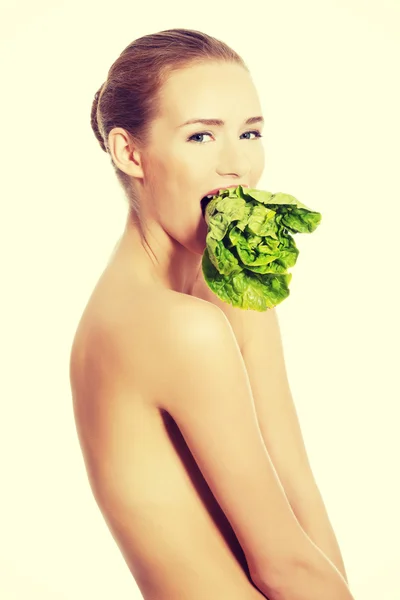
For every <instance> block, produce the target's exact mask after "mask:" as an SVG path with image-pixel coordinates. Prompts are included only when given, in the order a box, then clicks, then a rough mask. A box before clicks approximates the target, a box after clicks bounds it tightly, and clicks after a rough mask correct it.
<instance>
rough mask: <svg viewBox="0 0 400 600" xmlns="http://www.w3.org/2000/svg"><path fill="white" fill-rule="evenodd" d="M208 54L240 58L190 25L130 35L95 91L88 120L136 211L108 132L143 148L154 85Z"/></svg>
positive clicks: (154, 108)
mask: <svg viewBox="0 0 400 600" xmlns="http://www.w3.org/2000/svg"><path fill="white" fill-rule="evenodd" d="M207 60H212V61H221V62H226V63H236V64H239V65H241V66H242V67H244V68H245V69H246V70H247V71H248V68H247V66H246V64H245V63H244V61H243V59H242V58H241V57H240V56H239V55H238V54H237V53H236V52H235V51H234V50H232V49H231V48H230V47H229V46H228V45H227V44H225V43H224V42H222V41H220V40H218V39H216V38H214V37H211V36H209V35H207V34H205V33H202V32H200V31H196V30H192V29H167V30H165V31H160V32H158V33H153V34H150V35H145V36H143V37H141V38H138V39H136V40H134V41H133V42H132V43H131V44H129V46H127V47H126V48H125V50H123V51H122V53H121V54H120V55H119V57H118V58H117V60H116V61H115V62H114V63H113V65H112V66H111V68H110V70H109V71H108V75H107V80H106V81H105V82H104V83H103V85H102V86H101V87H100V88H99V90H98V91H97V92H96V94H95V96H94V100H93V104H92V111H91V125H92V129H93V131H94V133H95V135H96V138H97V139H98V141H99V143H100V146H101V147H102V149H103V150H104V152H108V153H109V154H110V157H111V163H112V165H113V167H114V170H115V172H116V175H117V178H118V180H119V182H120V184H121V186H122V188H123V190H124V192H125V195H126V196H127V198H128V202H129V206H130V210H131V211H132V212H134V213H136V214H137V215H138V216H139V207H138V204H137V199H136V197H135V194H134V189H133V187H132V178H131V177H130V176H129V175H127V174H126V173H124V172H123V171H121V170H120V169H119V168H118V167H117V166H116V165H115V163H114V161H113V159H112V155H111V153H110V152H109V148H108V134H109V133H110V131H111V130H112V129H113V128H114V127H121V128H123V129H124V130H125V131H126V132H127V134H128V137H129V138H130V139H131V140H132V141H133V140H134V141H135V142H136V143H137V144H138V145H139V146H141V147H142V148H144V147H145V146H146V144H147V142H148V135H149V130H150V126H151V122H152V120H153V119H154V118H155V117H156V116H157V114H158V109H159V91H160V89H161V87H162V85H163V84H164V83H165V81H166V80H167V78H168V77H169V75H170V74H171V73H172V72H173V71H177V70H179V69H181V68H185V67H187V66H189V64H199V63H204V62H205V61H207Z"/></svg>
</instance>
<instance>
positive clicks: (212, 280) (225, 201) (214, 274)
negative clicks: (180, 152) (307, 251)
mask: <svg viewBox="0 0 400 600" xmlns="http://www.w3.org/2000/svg"><path fill="white" fill-rule="evenodd" d="M204 218H205V220H206V223H207V226H208V233H207V237H206V248H205V250H204V253H203V257H202V270H203V275H204V280H205V282H206V283H207V285H208V287H209V288H210V289H211V291H212V292H214V294H216V295H217V296H218V297H219V298H220V299H221V300H222V301H224V302H227V303H228V304H231V305H232V306H236V307H238V308H242V309H244V310H257V311H259V312H263V311H266V310H268V309H269V308H273V307H274V306H276V305H277V304H279V303H280V302H282V301H283V300H285V298H287V297H288V296H289V294H290V291H289V283H290V281H291V279H292V274H291V273H288V271H287V269H289V268H290V267H293V266H294V265H295V264H296V261H297V257H298V255H299V250H298V248H297V246H296V244H295V241H294V239H293V237H292V235H291V234H295V233H312V232H313V231H315V229H316V228H317V227H318V225H319V224H320V222H321V219H322V215H321V214H320V213H319V212H315V211H312V210H311V209H309V208H308V207H307V206H305V205H304V204H302V203H301V202H299V201H298V200H296V198H294V197H293V196H290V195H289V194H283V193H282V192H278V193H276V194H273V193H271V192H266V191H263V190H257V189H251V188H243V187H242V186H241V185H238V186H237V187H236V188H227V189H223V190H220V192H219V194H217V195H216V196H214V197H213V198H212V199H211V200H210V202H209V203H208V204H207V206H206V209H205V216H204Z"/></svg>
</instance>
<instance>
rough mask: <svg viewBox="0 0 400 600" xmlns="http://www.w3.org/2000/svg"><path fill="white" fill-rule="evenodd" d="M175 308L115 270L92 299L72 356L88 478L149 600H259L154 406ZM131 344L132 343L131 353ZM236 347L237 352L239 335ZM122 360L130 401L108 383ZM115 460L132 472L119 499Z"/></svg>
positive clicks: (175, 299)
mask: <svg viewBox="0 0 400 600" xmlns="http://www.w3.org/2000/svg"><path fill="white" fill-rule="evenodd" d="M199 298H200V294H199ZM204 299H205V298H203V299H201V300H200V299H199V300H198V302H200V301H204ZM181 302H182V294H178V293H176V292H173V291H170V290H161V291H160V289H154V288H150V287H147V288H145V287H143V286H140V285H135V284H132V283H129V284H127V283H126V282H125V281H124V279H123V278H120V277H118V276H117V274H116V273H115V272H113V271H112V269H111V270H109V271H106V273H105V274H104V275H103V277H102V278H101V280H100V281H99V284H98V285H97V287H96V289H95V291H94V293H93V294H92V297H91V298H90V300H89V303H88V305H87V307H86V309H85V311H84V314H83V316H82V318H81V321H80V323H79V327H78V329H77V332H76V335H75V339H74V344H73V348H72V353H71V385H72V390H73V400H74V410H75V417H76V425H77V430H78V436H79V440H80V443H81V447H82V451H83V455H84V459H85V463H86V468H87V472H88V477H89V480H90V484H91V487H92V490H93V493H94V496H95V498H96V501H97V503H98V505H99V508H100V510H101V511H102V514H103V516H104V518H105V520H106V522H107V524H108V526H109V528H110V530H111V532H112V535H113V537H114V539H115V540H116V542H117V544H118V545H119V547H120V549H121V552H122V553H123V555H124V558H125V560H126V562H127V564H128V566H129V568H130V570H131V572H132V575H133V576H134V578H135V581H136V583H137V585H138V586H139V588H140V590H141V593H142V595H143V598H144V599H145V600H176V599H178V598H179V599H180V600H214V599H215V600H220V599H221V598H224V599H225V598H226V599H227V600H228V599H229V600H256V599H258V600H260V599H261V598H264V597H265V596H264V595H263V594H262V593H261V592H260V591H259V590H258V589H257V588H256V587H255V586H254V584H253V582H252V581H251V578H250V575H249V570H248V567H247V563H246V559H245V555H244V553H243V550H242V548H241V546H240V544H239V542H238V540H237V538H236V536H235V534H234V532H233V530H232V527H231V525H230V523H229V521H228V520H227V518H226V517H225V515H224V513H223V511H222V510H221V508H220V506H219V504H218V502H217V501H216V500H215V497H214V496H213V494H212V492H211V490H210V488H209V486H208V485H207V483H206V481H205V479H204V477H203V476H202V474H201V471H200V470H199V468H198V466H197V464H196V462H195V461H194V459H193V456H192V454H191V452H190V451H189V449H188V447H187V445H186V443H185V441H184V439H183V437H182V435H181V433H180V431H179V429H178V427H177V426H176V424H175V422H174V420H173V419H172V417H171V416H170V415H169V414H168V413H167V412H166V411H163V410H160V409H159V408H158V407H157V403H156V394H157V390H158V389H160V386H162V381H161V380H160V377H161V375H160V373H162V369H160V368H158V364H157V362H158V361H160V360H163V357H166V356H167V353H168V348H160V347H159V341H160V334H159V332H160V331H161V330H162V327H163V325H165V320H166V319H168V318H169V315H170V314H171V311H177V310H179V307H180V306H181V304H180V303H181ZM227 316H228V318H230V314H229V312H228V310H227ZM232 326H233V328H234V331H235V328H236V332H240V329H239V327H238V325H237V323H233V321H232ZM128 336H129V339H130V342H131V341H132V339H134V340H135V343H134V344H133V345H132V343H130V345H129V348H130V353H129V355H127V353H126V352H125V349H126V348H127V345H126V340H127V339H128ZM237 341H238V344H239V347H240V348H241V347H242V345H241V340H240V333H238V334H237ZM132 346H133V347H134V350H133V352H132ZM124 352H125V354H124ZM121 356H124V360H125V364H126V372H127V373H128V371H129V377H130V380H131V381H133V382H134V383H133V387H132V386H131V387H130V393H129V397H124V395H121V394H118V393H117V391H118V384H119V382H118V381H115V380H111V379H110V377H109V376H108V372H109V371H111V370H112V364H113V361H115V360H116V359H117V357H118V360H120V358H121ZM121 377H123V372H122V374H121ZM115 398H118V402H117V404H116V403H115ZM110 423H111V424H112V425H110ZM118 456H119V457H120V461H121V462H124V463H125V464H127V463H128V464H129V466H130V470H129V480H128V481H124V489H123V493H122V490H121V493H120V494H118V486H115V485H110V483H111V482H115V481H116V480H117V479H118V474H117V473H115V464H118V460H115V458H116V457H118ZM125 479H126V477H125ZM111 489H112V490H113V492H112V494H111V492H110V490H111ZM127 490H128V492H127Z"/></svg>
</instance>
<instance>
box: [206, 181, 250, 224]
mask: <svg viewBox="0 0 400 600" xmlns="http://www.w3.org/2000/svg"><path fill="white" fill-rule="evenodd" d="M238 185H241V186H243V187H248V186H247V184H245V183H238V184H237V185H228V186H227V187H222V188H220V189H219V190H212V191H211V193H209V194H207V195H206V196H203V198H202V199H201V201H200V204H201V212H202V213H203V218H204V215H205V212H206V208H207V204H208V203H209V202H210V201H211V200H212V199H213V198H215V197H216V196H218V195H219V193H220V191H221V190H227V189H229V188H236V187H238Z"/></svg>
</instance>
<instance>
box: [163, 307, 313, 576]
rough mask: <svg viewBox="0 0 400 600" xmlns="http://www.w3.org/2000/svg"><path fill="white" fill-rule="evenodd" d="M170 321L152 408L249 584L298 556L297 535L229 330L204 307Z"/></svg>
mask: <svg viewBox="0 0 400 600" xmlns="http://www.w3.org/2000/svg"><path fill="white" fill-rule="evenodd" d="M191 309H195V310H190V311H182V312H181V313H180V314H179V320H175V321H176V322H173V321H171V322H170V325H171V327H170V330H169V333H168V331H167V337H168V336H169V335H173V340H172V339H170V341H171V342H172V341H173V343H171V344H170V350H169V352H165V353H164V356H165V363H164V365H163V373H164V375H163V382H164V394H163V398H162V399H161V400H160V401H159V405H160V406H162V408H164V409H165V410H167V411H168V412H169V413H170V415H171V416H172V417H173V419H174V420H175V422H176V424H177V425H178V427H179V429H180V431H181V433H182V435H183V437H184V439H185V441H186V443H187V445H188V447H189V449H190V451H191V452H192V454H193V457H194V459H195V460H196V462H197V464H198V466H199V468H200V470H201V471H202V474H203V476H204V478H205V480H206V481H207V483H208V485H209V487H210V489H211V491H212V492H213V494H214V496H215V498H216V499H217V501H218V502H219V504H220V506H221V508H222V510H223V511H224V513H225V515H226V516H227V518H228V520H229V521H230V523H231V525H232V528H233V529H234V531H235V533H236V536H237V538H238V540H239V543H240V544H241V546H242V548H243V551H244V553H245V555H246V559H247V562H248V566H249V570H250V572H251V574H252V576H254V577H255V578H257V577H258V575H260V576H261V574H262V577H263V578H264V579H265V576H266V574H267V577H268V573H270V574H271V575H272V576H273V574H274V572H276V573H277V574H279V571H280V570H281V569H284V568H285V567H286V566H287V564H289V563H290V560H291V559H292V558H293V557H295V556H296V555H298V554H299V553H300V554H303V556H304V542H305V539H306V538H305V536H304V532H303V531H302V529H301V527H300V526H299V523H298V521H297V519H296V517H295V515H294V514H293V511H292V509H291V507H290V504H289V503H288V500H287V498H286V495H285V492H284V490H283V487H282V485H281V482H280V481H279V478H278V476H277V474H276V471H275V469H274V466H273V464H272V462H271V459H270V457H269V454H268V451H267V449H266V446H265V444H264V441H263V438H262V435H261V431H260V427H259V424H258V420H257V415H256V411H255V406H254V400H253V396H252V390H251V386H250V382H249V378H248V375H247V372H246V368H245V365H244V362H243V359H242V356H241V353H240V350H239V347H238V344H237V342H236V338H235V336H234V334H233V331H232V329H231V327H230V324H229V322H228V320H227V318H226V317H225V315H224V314H223V313H222V311H221V310H220V309H219V308H217V307H215V306H212V305H210V304H208V303H207V304H204V305H200V304H198V305H191Z"/></svg>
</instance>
